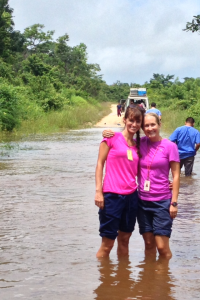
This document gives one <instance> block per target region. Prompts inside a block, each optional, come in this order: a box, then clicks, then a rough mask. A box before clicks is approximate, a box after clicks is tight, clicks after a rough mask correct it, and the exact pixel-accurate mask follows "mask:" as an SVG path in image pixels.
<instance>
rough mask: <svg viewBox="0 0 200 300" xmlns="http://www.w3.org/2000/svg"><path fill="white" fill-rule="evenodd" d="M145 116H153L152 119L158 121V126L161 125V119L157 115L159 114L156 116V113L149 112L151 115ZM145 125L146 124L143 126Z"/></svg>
mask: <svg viewBox="0 0 200 300" xmlns="http://www.w3.org/2000/svg"><path fill="white" fill-rule="evenodd" d="M145 116H151V117H154V118H155V119H156V123H157V124H158V125H160V123H161V122H160V118H159V116H158V115H157V114H155V113H151V112H149V113H147V114H145ZM143 125H144V124H143Z"/></svg>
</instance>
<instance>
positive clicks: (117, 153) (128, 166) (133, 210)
mask: <svg viewBox="0 0 200 300" xmlns="http://www.w3.org/2000/svg"><path fill="white" fill-rule="evenodd" d="M143 115H144V113H143V111H141V110H140V109H138V108H137V107H135V108H130V107H129V108H127V110H126V113H125V116H124V119H123V121H124V124H125V128H124V130H123V131H122V132H117V133H115V135H114V136H113V137H112V138H109V139H108V138H104V139H103V140H102V142H101V144H100V147H99V156H98V161H97V166H96V194H95V205H97V206H98V207H99V220H100V229H99V231H100V236H101V237H102V243H101V246H100V249H99V250H98V252H97V254H96V256H97V257H98V258H100V257H107V256H109V254H110V251H111V249H112V248H113V246H114V242H115V239H116V238H117V241H118V248H117V254H118V255H128V251H129V250H128V246H129V239H130V237H131V234H132V232H133V230H134V227H135V223H136V215H137V209H138V193H137V184H136V179H135V177H136V175H137V171H138V162H139V156H140V150H139V145H140V133H139V130H140V127H141V125H142V122H143ZM135 134H136V135H137V137H136V141H135V140H134V139H133V136H134V135H135ZM105 161H106V175H105V178H104V181H103V168H104V164H105ZM102 182H103V184H102Z"/></svg>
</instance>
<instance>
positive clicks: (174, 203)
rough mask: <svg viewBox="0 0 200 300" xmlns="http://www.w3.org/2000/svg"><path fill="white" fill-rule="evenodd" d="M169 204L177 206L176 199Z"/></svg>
mask: <svg viewBox="0 0 200 300" xmlns="http://www.w3.org/2000/svg"><path fill="white" fill-rule="evenodd" d="M170 204H171V205H172V206H174V207H177V206H178V203H177V201H172V202H171V203H170Z"/></svg>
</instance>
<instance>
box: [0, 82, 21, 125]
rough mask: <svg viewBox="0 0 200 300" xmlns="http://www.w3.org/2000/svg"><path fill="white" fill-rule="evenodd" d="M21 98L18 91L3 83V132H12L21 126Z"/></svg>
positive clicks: (0, 101) (0, 90)
mask: <svg viewBox="0 0 200 300" xmlns="http://www.w3.org/2000/svg"><path fill="white" fill-rule="evenodd" d="M20 104H21V103H20V96H19V95H18V94H17V91H16V89H15V88H14V87H13V86H11V85H8V84H7V83H3V84H1V85H0V126H1V130H7V131H12V130H13V128H15V127H16V126H17V125H19V124H20V110H21V107H20Z"/></svg>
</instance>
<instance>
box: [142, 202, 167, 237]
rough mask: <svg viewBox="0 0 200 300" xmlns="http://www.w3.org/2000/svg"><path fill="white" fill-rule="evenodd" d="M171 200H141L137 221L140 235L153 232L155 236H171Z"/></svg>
mask: <svg viewBox="0 0 200 300" xmlns="http://www.w3.org/2000/svg"><path fill="white" fill-rule="evenodd" d="M170 204H171V199H167V200H159V201H146V200H141V199H139V201H138V215H137V220H138V224H139V229H140V234H143V233H146V232H152V233H153V234H154V235H161V236H167V237H170V236H171V232H172V223H173V220H172V218H171V217H170V213H169V207H170Z"/></svg>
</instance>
